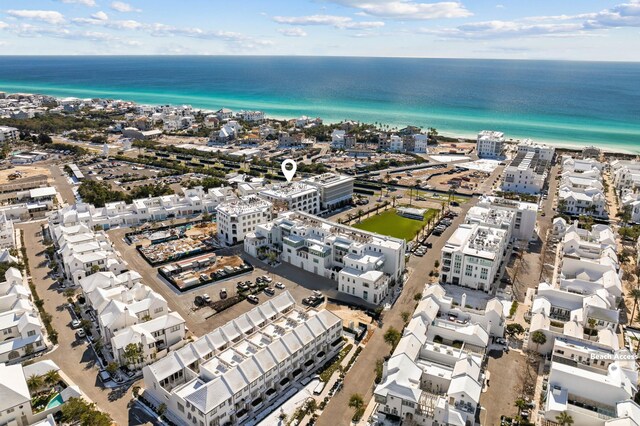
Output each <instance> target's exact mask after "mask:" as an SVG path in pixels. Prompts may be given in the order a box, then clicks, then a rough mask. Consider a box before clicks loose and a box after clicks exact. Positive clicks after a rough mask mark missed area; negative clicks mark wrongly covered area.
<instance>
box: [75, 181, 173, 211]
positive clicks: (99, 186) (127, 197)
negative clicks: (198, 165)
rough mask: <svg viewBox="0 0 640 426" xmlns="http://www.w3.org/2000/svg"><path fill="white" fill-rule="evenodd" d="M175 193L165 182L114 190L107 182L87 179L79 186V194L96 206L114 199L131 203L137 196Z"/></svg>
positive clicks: (85, 200)
mask: <svg viewBox="0 0 640 426" xmlns="http://www.w3.org/2000/svg"><path fill="white" fill-rule="evenodd" d="M170 194H173V190H172V189H171V188H170V187H169V186H168V185H165V184H154V185H141V186H136V187H134V188H132V189H131V190H130V191H127V192H124V191H118V190H114V189H112V188H111V186H109V184H108V183H106V182H98V181H91V180H87V181H84V182H82V184H81V185H80V186H79V187H78V195H80V197H81V198H82V200H83V201H84V202H86V203H90V204H93V205H95V206H96V207H104V205H105V204H106V203H112V202H114V201H125V202H127V203H131V201H132V200H135V199H137V198H147V197H158V196H160V195H170Z"/></svg>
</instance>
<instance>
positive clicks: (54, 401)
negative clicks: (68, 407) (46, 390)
mask: <svg viewBox="0 0 640 426" xmlns="http://www.w3.org/2000/svg"><path fill="white" fill-rule="evenodd" d="M63 403H64V401H63V400H62V395H60V394H59V393H57V394H56V395H55V396H54V397H53V398H51V399H50V400H49V402H48V403H47V408H45V410H48V409H50V408H55V407H57V406H59V405H62V404H63Z"/></svg>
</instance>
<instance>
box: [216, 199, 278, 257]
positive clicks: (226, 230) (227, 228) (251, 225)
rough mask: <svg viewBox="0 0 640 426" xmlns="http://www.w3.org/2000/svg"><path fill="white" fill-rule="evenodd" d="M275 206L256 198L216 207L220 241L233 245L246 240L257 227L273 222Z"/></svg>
mask: <svg viewBox="0 0 640 426" xmlns="http://www.w3.org/2000/svg"><path fill="white" fill-rule="evenodd" d="M272 207H273V205H272V203H270V202H269V201H267V200H264V199H262V198H258V197H255V196H247V197H242V198H240V199H239V200H236V201H231V202H226V203H222V204H220V205H218V206H217V207H216V213H217V220H216V222H217V225H218V240H219V241H220V242H221V243H225V244H229V245H233V244H237V243H239V242H240V241H242V240H244V238H245V235H247V234H249V233H251V232H253V231H254V230H255V229H256V226H258V225H261V224H264V223H267V222H269V221H270V220H271V216H272V214H271V209H272Z"/></svg>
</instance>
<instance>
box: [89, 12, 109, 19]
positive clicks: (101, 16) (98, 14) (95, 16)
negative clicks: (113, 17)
mask: <svg viewBox="0 0 640 426" xmlns="http://www.w3.org/2000/svg"><path fill="white" fill-rule="evenodd" d="M91 17H92V18H93V19H97V20H99V21H107V20H109V15H107V14H106V13H104V12H103V11H100V12H96V13H94V14H93V15H91Z"/></svg>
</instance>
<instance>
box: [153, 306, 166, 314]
mask: <svg viewBox="0 0 640 426" xmlns="http://www.w3.org/2000/svg"><path fill="white" fill-rule="evenodd" d="M162 311H164V308H163V307H162V306H160V307H159V308H155V309H154V311H153V312H154V313H155V314H158V313H160V312H162Z"/></svg>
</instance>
